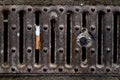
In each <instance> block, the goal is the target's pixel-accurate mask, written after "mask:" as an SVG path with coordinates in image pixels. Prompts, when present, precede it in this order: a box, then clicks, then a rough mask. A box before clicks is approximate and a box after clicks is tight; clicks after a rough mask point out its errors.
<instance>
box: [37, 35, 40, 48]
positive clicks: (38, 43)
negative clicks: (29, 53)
mask: <svg viewBox="0 0 120 80" xmlns="http://www.w3.org/2000/svg"><path fill="white" fill-rule="evenodd" d="M39 46H40V36H36V49H39Z"/></svg>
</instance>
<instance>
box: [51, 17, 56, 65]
mask: <svg viewBox="0 0 120 80" xmlns="http://www.w3.org/2000/svg"><path fill="white" fill-rule="evenodd" d="M50 23H51V63H52V64H54V63H55V27H56V20H55V19H51V20H50Z"/></svg>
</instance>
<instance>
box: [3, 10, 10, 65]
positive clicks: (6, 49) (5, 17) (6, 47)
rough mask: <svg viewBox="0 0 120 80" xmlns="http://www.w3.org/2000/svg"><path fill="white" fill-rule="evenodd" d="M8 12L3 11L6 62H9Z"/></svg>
mask: <svg viewBox="0 0 120 80" xmlns="http://www.w3.org/2000/svg"><path fill="white" fill-rule="evenodd" d="M8 12H9V11H7V10H5V11H3V17H4V21H3V23H4V63H5V64H7V63H8Z"/></svg>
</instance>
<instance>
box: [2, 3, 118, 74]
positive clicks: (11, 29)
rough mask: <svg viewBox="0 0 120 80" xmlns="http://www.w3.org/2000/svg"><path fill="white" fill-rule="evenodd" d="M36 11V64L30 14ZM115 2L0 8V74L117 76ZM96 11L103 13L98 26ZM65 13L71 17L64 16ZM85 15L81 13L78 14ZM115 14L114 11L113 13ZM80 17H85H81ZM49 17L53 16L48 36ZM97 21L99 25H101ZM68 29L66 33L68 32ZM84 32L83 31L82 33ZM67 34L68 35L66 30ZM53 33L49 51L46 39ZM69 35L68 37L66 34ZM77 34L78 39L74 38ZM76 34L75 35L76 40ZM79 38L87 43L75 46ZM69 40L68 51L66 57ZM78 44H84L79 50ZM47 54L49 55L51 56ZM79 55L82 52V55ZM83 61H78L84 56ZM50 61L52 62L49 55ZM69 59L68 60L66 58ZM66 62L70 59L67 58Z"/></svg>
mask: <svg viewBox="0 0 120 80" xmlns="http://www.w3.org/2000/svg"><path fill="white" fill-rule="evenodd" d="M4 11H8V20H6V19H4V17H5V16H4V13H3V12H4ZM20 11H23V13H24V17H23V21H24V23H23V28H22V29H23V63H22V64H21V63H20V61H19V57H20V55H21V51H20V50H19V49H20V46H19V45H20V44H19V43H20V41H21V38H20V35H21V33H20V28H21V26H20V22H21V21H20V17H19V12H20ZM36 11H38V12H39V15H40V16H39V25H40V27H41V31H40V32H41V36H40V37H41V42H40V48H39V56H38V57H39V61H38V63H36V62H35V58H36V57H35V25H36V23H35V12H36ZM119 11H120V7H119V6H116V7H115V6H28V5H23V6H22V5H21V6H15V5H14V6H12V5H8V6H0V36H1V37H0V51H1V54H0V59H1V60H0V73H1V74H3V73H6V74H9V73H10V74H14V73H18V74H25V73H26V74H28V75H29V74H39V75H42V74H58V75H62V74H65V75H67V74H73V75H75V74H79V75H82V74H104V73H106V74H119V56H120V55H119V19H117V20H116V21H117V25H116V26H117V27H118V28H117V31H116V32H117V43H118V45H116V46H117V54H116V55H117V57H116V60H117V62H116V63H114V62H113V59H114V57H113V54H115V53H114V45H115V43H114V39H116V38H114V36H115V35H114V32H115V31H114V29H115V27H116V26H115V24H114V23H115V20H114V19H115V18H114V14H115V13H116V12H118V13H119ZM99 12H103V13H104V15H103V19H102V20H101V21H102V24H101V23H100V21H99V18H100V17H98V16H99ZM69 14H70V16H69V17H70V20H67V19H68V15H69ZM84 14H85V17H83V16H84ZM117 17H119V15H117ZM83 18H84V19H83ZM51 20H56V22H55V25H54V26H55V27H54V34H52V31H53V30H51V29H52V27H51V26H53V25H51ZM5 22H8V32H6V33H8V42H7V43H8V46H7V50H8V57H7V59H8V60H7V63H6V62H4V60H3V59H4V54H5V53H4V46H5V43H6V42H5V40H4V36H5V32H4V31H5V30H4V29H5V28H4V27H5ZM99 24H101V25H102V26H100V25H99ZM68 27H70V28H71V29H69V31H70V32H68ZM99 27H102V30H101V32H100V34H101V36H100V37H101V43H100V44H99V43H98V37H99V35H98V34H99V33H98V31H99V29H98V28H99ZM84 30H86V32H84ZM68 33H70V35H69V34H68ZM53 36H55V40H54V45H55V46H54V49H55V50H54V51H51V50H52V45H51V42H52V41H51V40H53V39H51V38H53ZM68 36H70V37H68ZM79 36H80V37H79ZM78 37H79V38H78ZM81 37H85V38H87V40H88V43H89V45H88V46H82V45H81V44H79V40H78V39H81ZM68 39H70V42H69V44H70V45H69V46H70V53H69V55H70V56H69V58H70V59H68V55H67V52H68V49H67V48H68V47H69V46H68V43H67V42H68ZM98 45H101V47H100V48H101V64H98V56H99V55H98ZM82 47H85V48H86V51H85V52H84V51H83V49H82ZM51 52H54V57H52V58H51V54H53V53H51ZM84 53H85V54H86V55H84ZM83 55H84V56H85V57H86V58H85V60H82V59H83V57H84V56H83ZM53 58H54V62H53V63H52V62H51V61H52V59H53ZM67 59H68V61H67ZM69 60H70V61H69Z"/></svg>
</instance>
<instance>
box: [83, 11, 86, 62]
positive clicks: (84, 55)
mask: <svg viewBox="0 0 120 80" xmlns="http://www.w3.org/2000/svg"><path fill="white" fill-rule="evenodd" d="M86 19H87V12H83V13H82V28H83V29H82V30H83V31H84V30H86V27H87V26H86V21H87V20H86ZM85 61H87V53H86V47H82V62H83V64H84V62H85ZM85 64H86V63H85Z"/></svg>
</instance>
